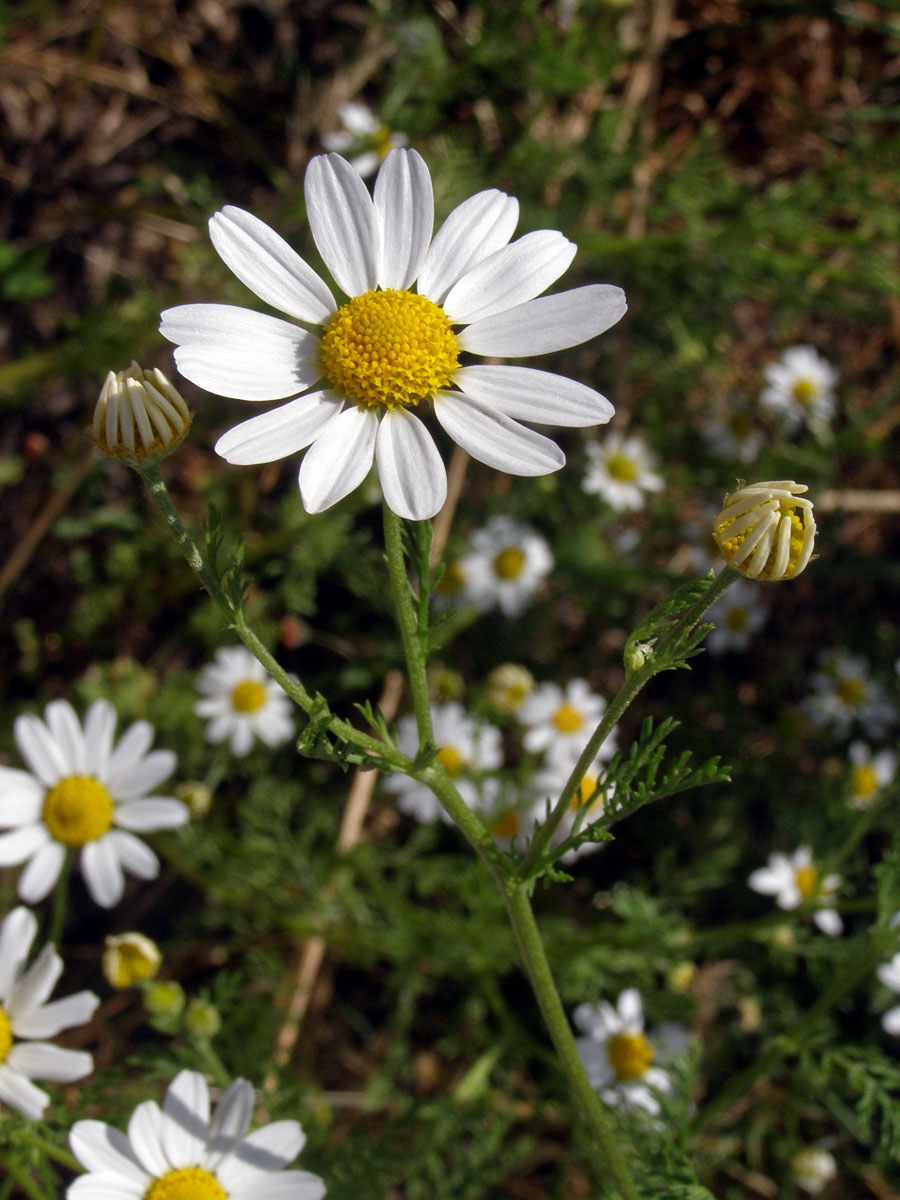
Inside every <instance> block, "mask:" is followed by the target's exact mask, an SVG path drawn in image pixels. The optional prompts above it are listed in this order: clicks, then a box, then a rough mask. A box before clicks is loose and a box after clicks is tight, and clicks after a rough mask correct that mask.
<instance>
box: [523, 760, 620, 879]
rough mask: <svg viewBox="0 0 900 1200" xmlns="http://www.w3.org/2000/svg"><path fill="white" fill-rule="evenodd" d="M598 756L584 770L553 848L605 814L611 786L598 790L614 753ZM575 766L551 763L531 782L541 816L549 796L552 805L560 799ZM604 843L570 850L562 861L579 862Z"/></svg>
mask: <svg viewBox="0 0 900 1200" xmlns="http://www.w3.org/2000/svg"><path fill="white" fill-rule="evenodd" d="M606 749H607V748H606V747H604V753H603V754H602V755H598V756H597V757H596V758H595V759H594V761H593V762H592V763H591V765H590V766H589V767H588V769H587V771H585V773H584V776H583V777H582V780H581V784H580V786H579V788H578V791H577V792H576V793H575V795H574V796H573V797H572V799H571V801H570V802H569V809H568V811H567V813H566V815H565V816H564V817H563V819H562V821H560V823H559V826H558V827H557V829H556V832H555V834H554V835H553V841H552V843H551V844H552V845H554V846H555V845H558V844H559V843H560V842H562V841H565V839H566V838H568V837H571V836H572V834H574V833H579V832H580V831H581V830H582V829H584V828H585V826H587V825H592V824H593V823H594V822H595V821H598V820H599V819H600V818H601V817H602V816H603V814H604V812H605V811H606V801H607V799H608V798H609V796H610V795H611V794H612V792H611V787H609V788H603V789H602V790H601V789H599V788H598V784H599V783H600V780H601V777H602V775H603V765H604V763H605V761H606V760H607V759H608V758H609V757H610V755H611V754H612V750H611V749H610V750H609V752H608V753H607V752H606ZM573 765H574V763H569V762H566V761H564V760H563V761H559V762H552V761H551V762H548V763H547V765H546V766H544V767H542V768H541V770H539V771H536V772H535V774H534V778H533V780H532V788H533V789H534V792H535V795H536V796H538V797H539V806H538V811H539V815H541V816H543V815H544V813H545V812H546V809H547V804H546V802H547V799H548V797H549V799H550V802H551V805H552V804H553V802H554V801H555V800H556V798H557V797H558V796H559V794H560V792H561V791H562V789H563V787H564V786H565V784H566V781H567V780H568V778H569V775H570V774H571V771H572V766H573ZM601 845H602V842H585V843H584V845H583V846H579V847H578V848H577V849H575V850H567V851H566V853H565V854H563V855H562V857H561V859H560V861H561V862H564V863H573V862H576V861H577V860H578V859H579V858H581V857H583V855H585V854H592V853H593V852H594V851H595V850H599V849H600V847H601Z"/></svg>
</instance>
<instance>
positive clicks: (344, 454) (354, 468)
mask: <svg viewBox="0 0 900 1200" xmlns="http://www.w3.org/2000/svg"><path fill="white" fill-rule="evenodd" d="M315 161H316V160H315V159H313V162H315ZM377 432H378V416H377V414H376V413H375V412H373V411H371V410H364V409H361V408H357V407H356V406H355V405H354V406H353V407H351V408H345V409H344V411H343V412H342V413H339V414H338V416H337V417H335V419H334V420H333V421H330V422H329V424H328V427H327V429H326V430H325V432H324V433H323V434H322V436H321V437H320V438H318V439H317V440H316V441H315V442H314V443H313V445H312V446H310V448H309V449H308V450H307V452H306V454H305V455H304V457H303V462H302V463H301V464H300V476H299V483H300V495H301V497H302V499H303V507H304V508H305V509H306V511H307V512H309V513H317V512H322V511H324V509H326V508H330V507H331V506H332V504H336V503H337V502H338V500H342V499H343V498H344V496H346V495H348V494H349V493H350V492H352V491H353V489H354V488H356V487H359V485H360V484H361V483H362V481H363V480H364V479H365V477H366V476H367V475H368V473H369V470H370V468H371V466H372V459H373V457H374V454H375V435H376V434H377Z"/></svg>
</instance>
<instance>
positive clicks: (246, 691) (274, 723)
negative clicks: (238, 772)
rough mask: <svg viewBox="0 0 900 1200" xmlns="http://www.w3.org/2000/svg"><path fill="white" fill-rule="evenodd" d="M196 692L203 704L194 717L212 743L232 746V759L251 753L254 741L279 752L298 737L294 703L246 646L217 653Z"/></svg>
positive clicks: (205, 670)
mask: <svg viewBox="0 0 900 1200" xmlns="http://www.w3.org/2000/svg"><path fill="white" fill-rule="evenodd" d="M197 691H198V692H199V693H200V695H201V697H202V699H200V700H198V701H197V703H196V704H195V705H194V712H195V713H196V714H197V716H198V717H205V718H206V719H207V720H208V721H209V724H208V725H207V727H206V737H207V741H210V742H213V743H216V742H224V741H226V740H227V741H228V743H229V745H230V747H231V753H232V754H236V755H239V756H243V755H245V754H247V753H249V751H250V748H251V746H252V745H253V739H254V738H259V740H260V741H261V742H263V743H264V744H265V745H266V746H280V745H281V744H282V742H286V741H287V740H288V739H289V738H290V737H292V736H293V733H294V722H293V720H292V719H291V702H290V699H289V698H288V696H287V695H286V694H285V692H284V690H283V689H282V687H281V685H280V684H279V683H276V682H275V680H274V679H272V677H271V676H270V675H268V674H267V673H266V669H265V667H264V666H263V665H262V663H261V662H259V660H258V659H256V658H254V657H253V655H252V654H251V653H250V651H249V650H247V649H245V648H244V647H243V646H226V647H223V649H221V650H217V651H216V657H215V661H214V662H211V663H208V664H207V665H206V666H205V667H204V668H203V670H202V671H201V672H200V676H199V678H198V680H197Z"/></svg>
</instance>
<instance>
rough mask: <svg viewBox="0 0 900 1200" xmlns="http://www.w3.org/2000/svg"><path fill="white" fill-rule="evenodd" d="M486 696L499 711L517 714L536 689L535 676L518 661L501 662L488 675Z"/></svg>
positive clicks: (512, 714)
mask: <svg viewBox="0 0 900 1200" xmlns="http://www.w3.org/2000/svg"><path fill="white" fill-rule="evenodd" d="M484 690H485V696H486V697H487V701H488V703H489V704H491V705H493V707H494V708H496V709H497V711H498V712H502V713H507V714H508V715H509V716H515V715H516V713H518V711H519V709H520V708H521V707H522V705H523V703H524V702H525V698H526V697H527V696H530V695H531V693H532V692H533V691H534V676H533V675H532V674H531V672H530V671H529V670H528V668H527V667H522V666H520V665H519V664H518V663H501V665H500V666H499V667H494V669H493V671H491V673H490V675H488V677H487V683H486V684H485V689H484Z"/></svg>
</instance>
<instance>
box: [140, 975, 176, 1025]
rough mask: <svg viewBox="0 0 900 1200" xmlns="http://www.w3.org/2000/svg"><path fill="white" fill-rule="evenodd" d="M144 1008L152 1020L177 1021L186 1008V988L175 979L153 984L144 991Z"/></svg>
mask: <svg viewBox="0 0 900 1200" xmlns="http://www.w3.org/2000/svg"><path fill="white" fill-rule="evenodd" d="M144 1008H146V1010H147V1012H148V1014H149V1015H150V1017H151V1018H153V1017H158V1018H163V1019H164V1020H166V1021H173V1020H177V1019H178V1017H180V1016H181V1012H182V1009H183V1008H184V988H183V987H182V986H181V984H180V983H176V982H175V980H174V979H169V980H167V981H165V982H159V983H151V984H150V986H149V987H147V988H145V989H144Z"/></svg>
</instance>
